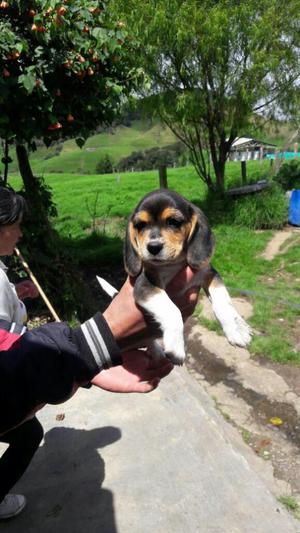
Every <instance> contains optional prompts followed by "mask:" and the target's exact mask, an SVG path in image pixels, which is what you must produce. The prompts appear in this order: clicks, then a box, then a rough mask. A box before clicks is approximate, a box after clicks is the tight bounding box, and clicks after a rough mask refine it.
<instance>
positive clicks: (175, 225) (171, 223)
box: [166, 217, 183, 228]
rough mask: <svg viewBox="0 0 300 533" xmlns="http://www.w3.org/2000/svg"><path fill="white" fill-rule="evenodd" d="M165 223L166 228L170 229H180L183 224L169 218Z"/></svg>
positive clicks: (181, 221)
mask: <svg viewBox="0 0 300 533" xmlns="http://www.w3.org/2000/svg"><path fill="white" fill-rule="evenodd" d="M166 223H167V226H169V227H170V228H180V226H182V224H183V220H179V219H178V218H173V217H170V218H167V220H166Z"/></svg>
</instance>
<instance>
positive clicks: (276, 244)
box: [261, 228, 300, 261]
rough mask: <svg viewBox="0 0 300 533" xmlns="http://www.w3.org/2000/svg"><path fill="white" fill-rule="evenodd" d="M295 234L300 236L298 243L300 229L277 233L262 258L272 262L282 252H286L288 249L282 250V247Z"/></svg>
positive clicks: (287, 229)
mask: <svg viewBox="0 0 300 533" xmlns="http://www.w3.org/2000/svg"><path fill="white" fill-rule="evenodd" d="M295 234H298V235H299V238H297V239H296V240H297V242H298V241H299V242H300V228H285V229H284V230H282V231H276V233H275V234H274V236H273V238H272V239H271V240H270V241H269V243H268V245H267V247H266V249H265V251H264V252H263V253H262V254H261V257H263V258H264V259H267V260H268V261H272V259H274V257H275V256H276V255H277V254H278V253H280V251H285V250H286V247H285V248H284V250H282V245H283V244H284V243H285V242H286V241H287V240H288V239H290V238H291V237H292V236H293V235H295ZM293 244H294V243H293Z"/></svg>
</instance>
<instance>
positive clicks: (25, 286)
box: [15, 279, 39, 300]
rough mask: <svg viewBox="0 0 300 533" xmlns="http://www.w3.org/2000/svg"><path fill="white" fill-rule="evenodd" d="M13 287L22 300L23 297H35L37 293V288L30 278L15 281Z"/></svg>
mask: <svg viewBox="0 0 300 533" xmlns="http://www.w3.org/2000/svg"><path fill="white" fill-rule="evenodd" d="M15 289H16V292H17V295H18V298H20V300H24V299H25V298H36V297H37V296H38V295H39V291H38V289H37V288H36V286H35V285H34V283H33V282H32V281H31V280H30V279H26V280H25V281H20V283H16V285H15Z"/></svg>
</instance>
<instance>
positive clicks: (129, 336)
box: [103, 267, 199, 350]
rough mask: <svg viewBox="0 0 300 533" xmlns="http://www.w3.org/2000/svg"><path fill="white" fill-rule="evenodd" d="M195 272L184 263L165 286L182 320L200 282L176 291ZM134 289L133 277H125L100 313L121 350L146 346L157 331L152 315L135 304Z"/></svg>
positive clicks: (190, 310)
mask: <svg viewBox="0 0 300 533" xmlns="http://www.w3.org/2000/svg"><path fill="white" fill-rule="evenodd" d="M194 276H195V271H193V270H192V269H191V268H189V267H186V268H185V269H183V270H181V271H180V272H179V273H178V274H177V275H176V276H175V277H174V279H173V280H172V281H171V282H170V283H169V285H168V287H167V292H168V294H169V296H170V298H171V299H172V300H173V301H174V303H175V304H176V305H177V306H178V307H179V309H180V310H181V313H182V316H183V319H184V320H185V319H187V318H188V316H190V315H191V314H192V313H193V311H194V309H195V306H196V304H197V301H198V295H199V286H198V285H195V287H191V288H189V289H188V291H187V292H185V293H184V294H181V295H180V296H178V294H179V293H180V291H182V287H184V286H186V285H187V284H189V285H191V284H192V281H193V278H194ZM197 283H198V282H197ZM133 289H134V279H133V278H127V280H126V281H125V283H124V285H123V286H122V288H121V290H120V292H119V293H118V294H117V295H116V296H115V298H114V299H113V300H112V302H111V303H110V305H109V306H108V307H107V309H106V310H105V311H104V313H103V316H104V318H105V320H106V321H107V323H108V325H109V328H110V330H111V332H112V334H113V336H114V338H115V340H116V342H117V343H118V345H119V346H120V348H121V349H122V350H126V349H130V348H132V347H139V346H145V344H146V342H147V339H150V338H152V337H153V336H154V335H157V334H159V329H158V326H157V325H156V324H155V323H154V322H153V320H152V319H151V317H146V316H145V314H144V312H143V311H142V310H141V309H140V308H139V307H137V305H136V303H135V300H134V296H133Z"/></svg>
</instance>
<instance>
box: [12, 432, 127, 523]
mask: <svg viewBox="0 0 300 533" xmlns="http://www.w3.org/2000/svg"><path fill="white" fill-rule="evenodd" d="M120 438H121V431H120V430H119V429H118V428H115V427H104V428H97V429H93V430H83V429H73V428H66V427H58V428H57V427H56V428H53V429H51V430H50V431H48V432H47V433H46V434H45V439H44V442H43V445H42V446H41V447H40V448H39V450H38V451H37V453H36V455H35V457H34V459H33V461H32V463H31V465H30V467H29V468H28V470H27V472H26V473H25V474H24V476H23V478H22V479H21V480H20V481H19V483H18V484H17V486H16V487H15V492H20V493H23V494H25V495H26V497H27V507H26V509H25V510H24V511H23V513H22V514H21V515H20V516H19V517H16V518H15V519H13V520H10V521H6V522H5V525H4V524H3V525H4V528H5V531H8V532H18V533H20V532H22V531H24V532H25V531H26V533H28V532H30V533H33V532H34V533H37V532H39V533H40V532H41V531H42V532H43V533H48V532H49V533H50V532H51V533H53V531H55V532H56V533H60V532H63V533H68V532H69V531H72V533H77V532H78V533H82V532H87V533H94V532H97V533H98V532H101V533H117V527H116V521H115V516H114V505H113V494H112V492H111V491H109V490H107V489H103V488H102V484H103V481H104V479H105V464H104V461H103V459H102V458H101V455H100V454H99V451H98V450H101V448H104V447H105V446H108V445H110V444H112V443H114V442H116V441H117V440H119V439H120Z"/></svg>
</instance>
